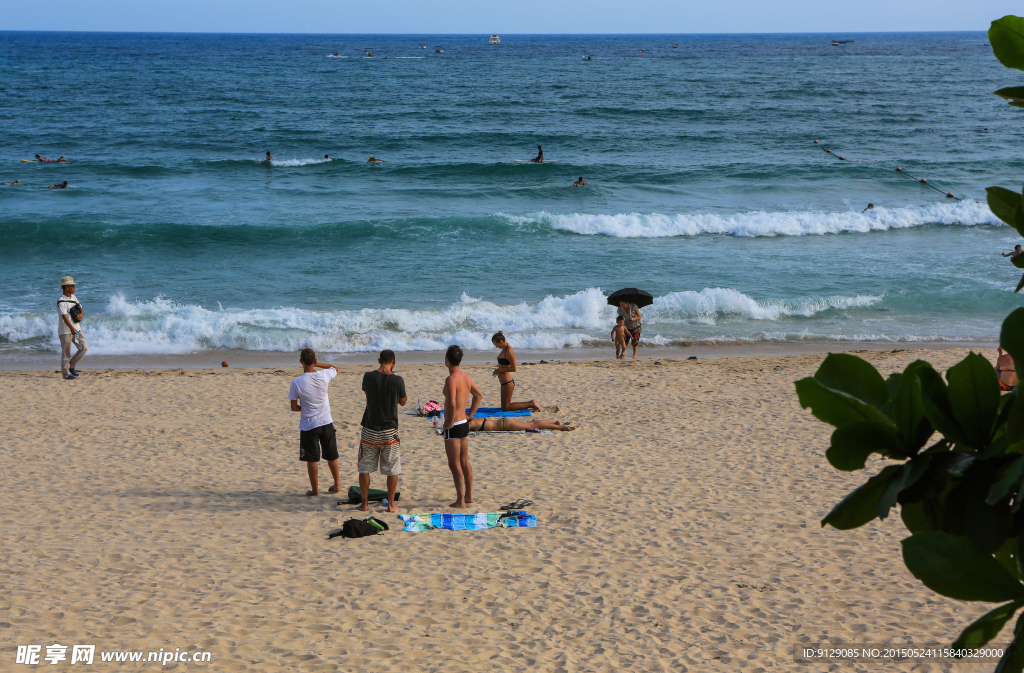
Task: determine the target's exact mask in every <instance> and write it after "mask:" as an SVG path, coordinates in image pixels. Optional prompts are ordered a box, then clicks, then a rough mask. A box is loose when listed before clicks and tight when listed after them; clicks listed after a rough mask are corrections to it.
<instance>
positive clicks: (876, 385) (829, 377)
mask: <svg viewBox="0 0 1024 673" xmlns="http://www.w3.org/2000/svg"><path fill="white" fill-rule="evenodd" d="M1017 200H1018V201H1020V196H1018V197H1017ZM814 378H816V379H817V380H818V381H820V382H821V383H822V384H823V385H825V386H826V387H828V388H831V389H832V390H837V391H839V392H841V393H846V394H847V395H850V396H851V397H855V398H857V399H858V400H863V401H864V402H867V403H868V404H870V405H871V406H873V407H875V408H876V409H879V410H880V409H882V408H883V407H884V406H885V405H886V404H888V402H889V386H888V385H886V383H885V379H883V378H882V375H881V374H879V373H878V370H877V369H875V368H874V367H873V366H872V365H871V363H870V362H868V361H867V360H864V359H862V358H859V357H857V356H856V355H850V354H849V353H830V354H829V356H828V357H826V358H825V361H824V362H822V363H821V366H820V367H818V371H817V372H815V373H814Z"/></svg>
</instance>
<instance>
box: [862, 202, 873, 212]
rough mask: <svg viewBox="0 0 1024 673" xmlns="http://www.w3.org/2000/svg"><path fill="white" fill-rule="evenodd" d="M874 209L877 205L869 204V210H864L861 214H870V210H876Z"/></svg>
mask: <svg viewBox="0 0 1024 673" xmlns="http://www.w3.org/2000/svg"><path fill="white" fill-rule="evenodd" d="M874 209H875V204H873V203H869V204H868V207H867V208H865V209H864V210H862V211H860V212H862V213H866V212H868V211H869V210H874Z"/></svg>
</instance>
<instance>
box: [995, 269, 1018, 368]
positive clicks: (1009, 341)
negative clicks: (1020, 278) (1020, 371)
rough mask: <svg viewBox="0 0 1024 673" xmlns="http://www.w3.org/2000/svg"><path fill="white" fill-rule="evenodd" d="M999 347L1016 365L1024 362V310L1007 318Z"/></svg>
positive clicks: (1014, 312) (1000, 333)
mask: <svg viewBox="0 0 1024 673" xmlns="http://www.w3.org/2000/svg"><path fill="white" fill-rule="evenodd" d="M1022 257H1024V255H1022ZM999 345H1000V346H1002V347H1003V350H1005V351H1006V352H1007V353H1009V354H1010V356H1011V357H1012V358H1013V361H1014V362H1015V363H1016V362H1024V308H1017V309H1014V310H1013V312H1012V313H1010V315H1008V316H1006V320H1004V321H1003V328H1002V330H1001V331H1000V332H999Z"/></svg>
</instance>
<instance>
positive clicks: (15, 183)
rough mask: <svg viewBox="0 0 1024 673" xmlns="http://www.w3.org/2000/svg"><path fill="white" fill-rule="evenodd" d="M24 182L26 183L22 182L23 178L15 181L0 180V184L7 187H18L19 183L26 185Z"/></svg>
mask: <svg viewBox="0 0 1024 673" xmlns="http://www.w3.org/2000/svg"><path fill="white" fill-rule="evenodd" d="M24 184H25V183H24V182H22V181H21V180H15V181H13V182H0V185H4V186H5V187H16V186H18V185H24Z"/></svg>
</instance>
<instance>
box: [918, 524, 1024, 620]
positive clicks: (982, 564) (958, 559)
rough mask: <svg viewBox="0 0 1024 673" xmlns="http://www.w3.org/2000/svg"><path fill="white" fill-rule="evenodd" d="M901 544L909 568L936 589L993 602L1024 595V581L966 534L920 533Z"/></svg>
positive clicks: (951, 594)
mask: <svg viewBox="0 0 1024 673" xmlns="http://www.w3.org/2000/svg"><path fill="white" fill-rule="evenodd" d="M902 545H903V562H904V563H906V564H907V568H908V569H909V570H910V572H911V573H912V574H913V575H914V577H916V578H917V579H919V580H921V582H922V583H924V585H925V586H926V587H928V588H929V589H931V590H932V591H934V592H936V593H939V594H942V595H943V596H948V597H949V598H956V599H958V600H962V601H986V602H990V603H998V602H1003V601H1016V600H1018V599H1024V584H1021V583H1020V582H1018V581H1017V580H1016V579H1014V577H1013V576H1012V575H1011V574H1010V573H1009V572H1007V571H1006V569H1005V568H1003V566H1001V565H1000V564H999V561H997V560H995V559H994V558H993V557H992V555H991V554H988V553H986V552H985V551H984V550H983V549H981V548H980V547H978V546H977V545H976V544H974V543H973V542H971V541H970V540H969V539H967V538H966V537H963V536H960V535H950V534H949V533H941V532H936V533H917V534H915V535H911V536H910V537H908V538H906V539H905V540H903V542H902Z"/></svg>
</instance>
